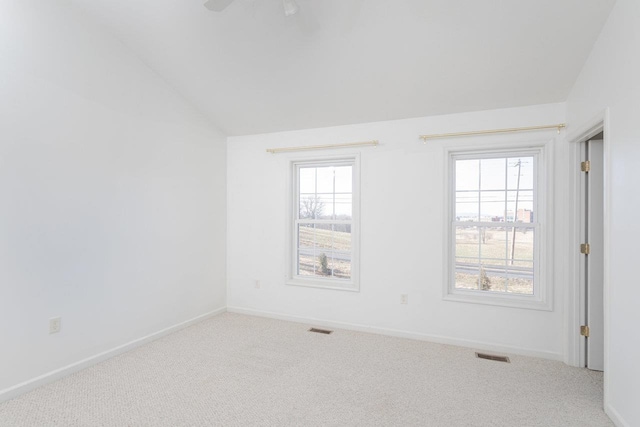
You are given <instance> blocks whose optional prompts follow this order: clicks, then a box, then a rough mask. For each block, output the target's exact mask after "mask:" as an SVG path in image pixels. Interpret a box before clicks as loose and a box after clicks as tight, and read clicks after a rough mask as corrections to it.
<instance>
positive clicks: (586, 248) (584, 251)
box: [580, 243, 591, 255]
mask: <svg viewBox="0 0 640 427" xmlns="http://www.w3.org/2000/svg"><path fill="white" fill-rule="evenodd" d="M580 253H581V254H585V255H589V253H591V246H590V245H589V244H588V243H582V244H581V245H580Z"/></svg>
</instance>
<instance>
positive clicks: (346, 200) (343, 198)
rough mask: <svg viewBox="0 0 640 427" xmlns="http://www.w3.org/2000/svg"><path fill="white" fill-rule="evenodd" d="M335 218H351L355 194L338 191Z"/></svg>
mask: <svg viewBox="0 0 640 427" xmlns="http://www.w3.org/2000/svg"><path fill="white" fill-rule="evenodd" d="M334 202H335V205H334V216H333V219H339V220H350V219H351V218H352V217H353V194H352V193H336V195H335V200H334Z"/></svg>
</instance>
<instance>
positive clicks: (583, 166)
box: [580, 160, 591, 172]
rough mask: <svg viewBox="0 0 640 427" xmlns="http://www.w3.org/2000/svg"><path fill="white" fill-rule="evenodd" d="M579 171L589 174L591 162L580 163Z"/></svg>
mask: <svg viewBox="0 0 640 427" xmlns="http://www.w3.org/2000/svg"><path fill="white" fill-rule="evenodd" d="M580 170H581V171H582V172H590V171H591V162H590V161H589V160H587V161H584V162H582V163H580Z"/></svg>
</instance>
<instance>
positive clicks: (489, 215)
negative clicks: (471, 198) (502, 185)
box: [480, 191, 506, 222]
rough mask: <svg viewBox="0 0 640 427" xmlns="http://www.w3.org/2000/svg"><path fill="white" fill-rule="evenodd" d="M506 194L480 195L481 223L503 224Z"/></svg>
mask: <svg viewBox="0 0 640 427" xmlns="http://www.w3.org/2000/svg"><path fill="white" fill-rule="evenodd" d="M505 198H506V194H505V192H504V191H483V192H481V193H480V221H484V222H502V221H504V211H505V207H506V203H505Z"/></svg>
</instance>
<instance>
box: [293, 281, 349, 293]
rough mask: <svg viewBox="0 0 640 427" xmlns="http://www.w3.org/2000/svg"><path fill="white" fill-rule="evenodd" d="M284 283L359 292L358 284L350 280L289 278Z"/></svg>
mask: <svg viewBox="0 0 640 427" xmlns="http://www.w3.org/2000/svg"><path fill="white" fill-rule="evenodd" d="M285 284H287V285H290V286H301V287H305V288H322V289H333V290H336V291H348V292H360V287H359V286H358V284H357V283H352V282H336V281H332V280H322V279H319V280H318V279H316V280H313V279H298V278H289V279H287V280H286V281H285Z"/></svg>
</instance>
